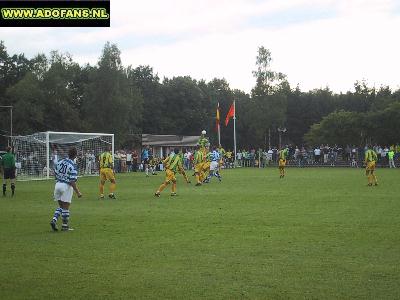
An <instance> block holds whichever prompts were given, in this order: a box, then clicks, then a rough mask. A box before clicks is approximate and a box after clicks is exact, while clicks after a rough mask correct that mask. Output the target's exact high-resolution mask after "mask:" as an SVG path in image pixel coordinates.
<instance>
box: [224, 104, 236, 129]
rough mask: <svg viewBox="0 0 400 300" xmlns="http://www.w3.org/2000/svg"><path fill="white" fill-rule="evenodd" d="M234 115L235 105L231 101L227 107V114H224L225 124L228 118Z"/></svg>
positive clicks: (226, 124)
mask: <svg viewBox="0 0 400 300" xmlns="http://www.w3.org/2000/svg"><path fill="white" fill-rule="evenodd" d="M234 116H235V106H234V105H233V103H232V104H231V107H230V108H229V111H228V114H227V115H226V118H225V126H228V123H229V120H230V119H231V118H233V117H234Z"/></svg>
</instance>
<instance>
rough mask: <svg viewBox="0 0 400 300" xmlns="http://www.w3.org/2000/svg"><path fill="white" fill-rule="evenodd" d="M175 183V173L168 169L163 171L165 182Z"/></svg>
mask: <svg viewBox="0 0 400 300" xmlns="http://www.w3.org/2000/svg"><path fill="white" fill-rule="evenodd" d="M174 181H176V177H175V173H174V172H173V171H171V170H170V169H166V170H165V182H174Z"/></svg>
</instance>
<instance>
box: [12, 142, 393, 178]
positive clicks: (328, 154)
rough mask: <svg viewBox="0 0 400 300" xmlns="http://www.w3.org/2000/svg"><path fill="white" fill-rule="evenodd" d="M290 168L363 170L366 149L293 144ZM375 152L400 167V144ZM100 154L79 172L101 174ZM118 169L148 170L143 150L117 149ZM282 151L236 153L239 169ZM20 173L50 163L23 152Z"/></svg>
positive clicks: (40, 170) (154, 161)
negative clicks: (311, 167) (347, 167)
mask: <svg viewBox="0 0 400 300" xmlns="http://www.w3.org/2000/svg"><path fill="white" fill-rule="evenodd" d="M288 148H289V156H288V165H291V166H298V167H304V166H350V167H362V165H363V161H364V153H365V151H366V147H357V146H355V145H346V146H344V147H341V146H338V145H333V146H330V145H320V146H315V147H305V146H301V147H298V146H291V145H289V147H288ZM373 150H374V151H375V152H376V153H377V156H378V165H380V166H384V167H390V168H395V167H396V166H399V165H400V144H396V145H390V146H381V145H374V146H373ZM148 151H149V165H150V167H151V168H152V169H154V170H157V171H162V170H163V165H162V160H163V158H162V157H156V156H153V154H152V152H151V149H148ZM98 155H99V153H95V152H94V151H92V150H88V151H86V152H85V153H79V155H78V157H77V163H78V166H79V173H80V174H85V175H90V174H98V163H97V159H98ZM59 156H62V153H57V151H53V152H52V153H51V161H50V173H51V174H52V165H53V164H54V162H55V161H57V160H58V158H59ZM222 156H223V164H222V167H223V168H232V167H233V166H234V153H233V151H231V150H227V151H223V155H222ZM193 157H194V149H191V148H189V149H185V150H184V151H183V164H184V168H185V169H186V170H191V169H193ZM114 159H115V162H114V169H115V172H116V173H129V172H140V171H144V163H143V159H142V153H141V151H140V150H130V151H128V150H117V151H116V152H115V156H114ZM278 159H279V157H278V149H277V147H272V148H271V149H268V150H262V149H258V150H256V149H249V150H246V149H243V150H239V151H237V153H236V165H237V166H238V167H261V168H265V167H268V166H275V165H277V163H278ZM16 166H17V171H18V172H19V173H20V172H22V173H25V174H26V175H39V174H43V175H45V174H46V160H45V157H44V155H43V153H40V152H39V151H31V152H22V153H21V152H20V153H17V154H16Z"/></svg>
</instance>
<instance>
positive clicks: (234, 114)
mask: <svg viewBox="0 0 400 300" xmlns="http://www.w3.org/2000/svg"><path fill="white" fill-rule="evenodd" d="M233 148H234V152H235V159H234V166H235V167H236V102H235V100H233Z"/></svg>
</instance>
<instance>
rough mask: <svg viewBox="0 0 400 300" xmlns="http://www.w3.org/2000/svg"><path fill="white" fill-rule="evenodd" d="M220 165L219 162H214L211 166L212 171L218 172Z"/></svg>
mask: <svg viewBox="0 0 400 300" xmlns="http://www.w3.org/2000/svg"><path fill="white" fill-rule="evenodd" d="M218 167H219V164H218V162H217V161H212V162H211V164H210V171H216V170H218Z"/></svg>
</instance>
